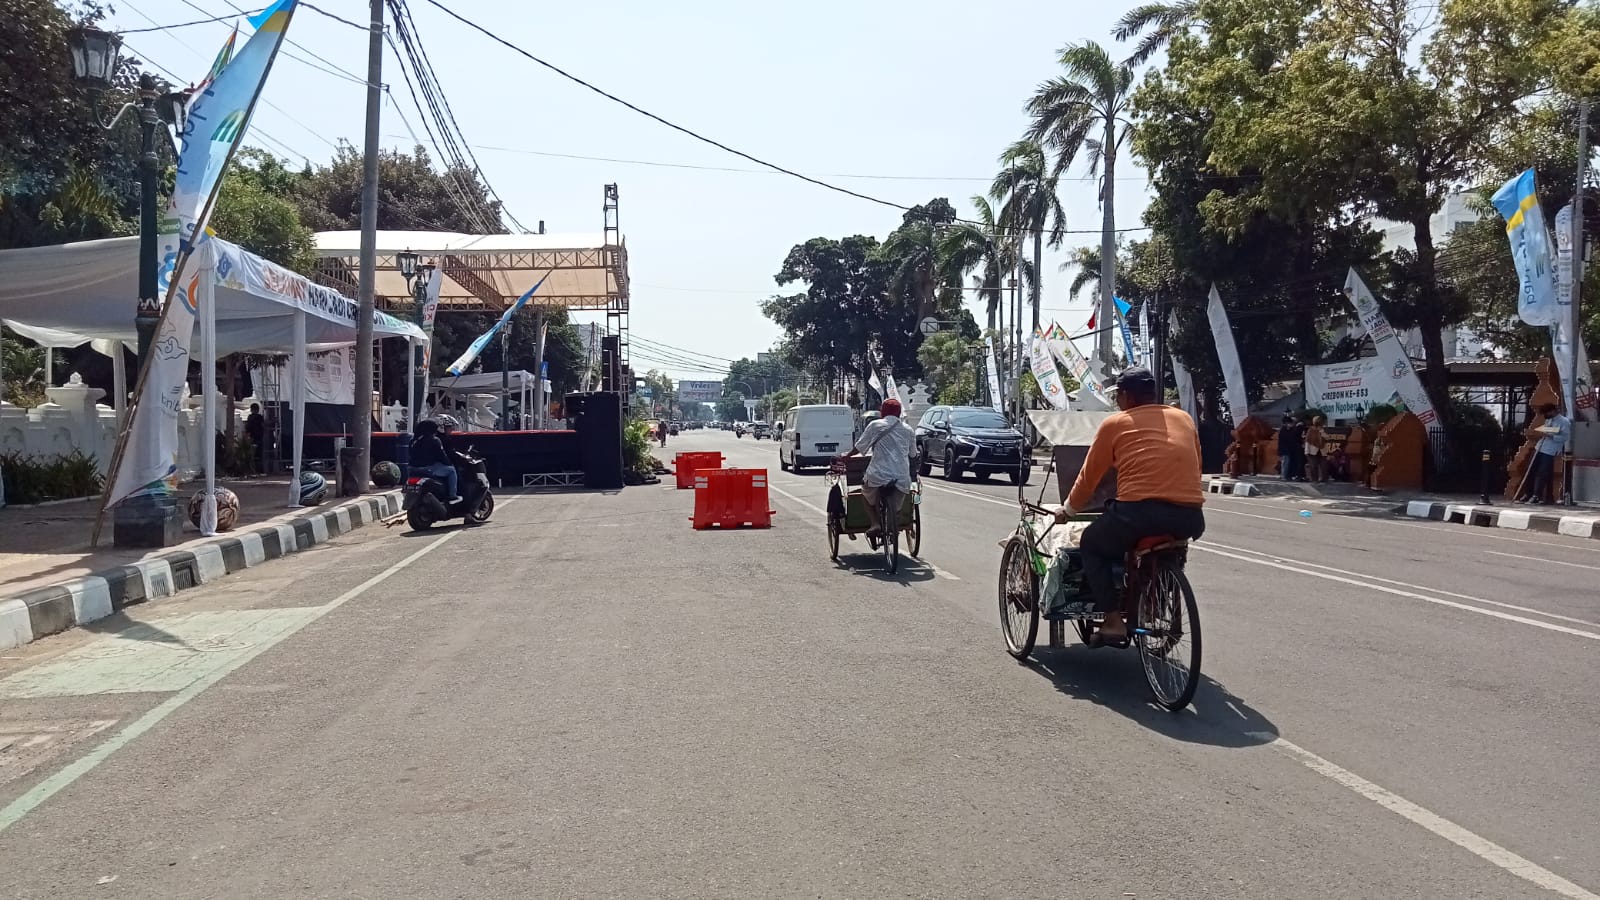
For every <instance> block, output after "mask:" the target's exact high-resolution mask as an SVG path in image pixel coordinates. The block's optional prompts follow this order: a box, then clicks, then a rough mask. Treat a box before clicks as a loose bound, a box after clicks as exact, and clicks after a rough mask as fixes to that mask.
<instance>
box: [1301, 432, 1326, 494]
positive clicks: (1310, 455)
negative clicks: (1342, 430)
mask: <svg viewBox="0 0 1600 900" xmlns="http://www.w3.org/2000/svg"><path fill="white" fill-rule="evenodd" d="M1323 421H1324V420H1323V418H1322V417H1321V416H1312V417H1311V427H1310V428H1307V429H1306V440H1305V453H1306V477H1307V478H1309V479H1310V480H1311V481H1315V482H1317V483H1318V484H1324V483H1326V482H1327V480H1328V458H1327V456H1325V455H1324V454H1325V452H1326V451H1327V447H1328V435H1327V434H1326V433H1325V432H1324V431H1323V430H1322V423H1323Z"/></svg>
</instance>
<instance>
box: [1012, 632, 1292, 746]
mask: <svg viewBox="0 0 1600 900" xmlns="http://www.w3.org/2000/svg"><path fill="white" fill-rule="evenodd" d="M1069 639H1071V638H1070V636H1069ZM1029 668H1030V669H1032V670H1033V671H1035V672H1037V673H1039V674H1040V675H1042V676H1044V677H1045V678H1047V679H1049V681H1050V682H1051V683H1052V684H1054V685H1055V688H1056V690H1058V691H1060V692H1061V693H1063V694H1066V695H1067V696H1069V697H1076V698H1078V699H1080V700H1088V701H1089V702H1091V703H1094V704H1096V705H1098V706H1103V707H1105V708H1106V709H1109V710H1112V711H1115V712H1118V713H1121V714H1122V715H1124V716H1127V717H1128V718H1129V719H1131V720H1133V721H1134V722H1137V723H1139V724H1140V725H1143V726H1144V727H1146V728H1148V729H1150V730H1151V731H1154V732H1157V733H1158V734H1162V735H1165V736H1166V737H1169V738H1172V739H1173V740H1178V741H1184V742H1186V743H1190V744H1208V745H1210V746H1213V747H1255V746H1259V745H1261V744H1265V743H1269V742H1270V741H1271V740H1272V739H1273V738H1275V737H1277V735H1278V727H1277V726H1276V725H1274V724H1272V722H1271V721H1270V720H1268V719H1267V717H1266V716H1264V715H1262V714H1261V712H1259V711H1258V710H1256V709H1255V708H1253V707H1251V706H1250V704H1248V703H1246V702H1245V701H1244V700H1243V699H1241V698H1240V697H1238V696H1236V695H1234V694H1233V692H1231V691H1229V690H1228V689H1227V687H1225V686H1223V685H1222V684H1221V683H1220V682H1218V681H1215V680H1213V679H1211V678H1208V677H1206V675H1205V673H1204V672H1202V673H1201V675H1200V687H1199V689H1198V690H1197V691H1195V695H1194V702H1193V703H1192V704H1190V706H1189V708H1188V709H1185V710H1183V711H1182V712H1176V713H1173V712H1168V711H1166V710H1165V709H1162V708H1161V707H1159V706H1156V705H1155V704H1154V703H1153V702H1151V699H1150V687H1149V685H1147V684H1146V683H1145V680H1144V669H1143V667H1142V666H1141V665H1140V662H1139V655H1138V653H1137V652H1135V651H1133V650H1108V649H1101V650H1092V649H1090V648H1088V647H1085V646H1082V645H1081V644H1080V645H1078V646H1073V647H1067V648H1065V649H1062V650H1049V649H1040V650H1035V651H1034V660H1033V662H1032V663H1031V664H1030V665H1029Z"/></svg>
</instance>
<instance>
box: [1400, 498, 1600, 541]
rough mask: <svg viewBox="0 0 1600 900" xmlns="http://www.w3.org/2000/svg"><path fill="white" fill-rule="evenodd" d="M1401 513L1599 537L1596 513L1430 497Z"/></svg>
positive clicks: (1489, 526)
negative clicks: (1456, 501) (1491, 504)
mask: <svg viewBox="0 0 1600 900" xmlns="http://www.w3.org/2000/svg"><path fill="white" fill-rule="evenodd" d="M1405 512H1406V515H1407V516H1410V517H1411V518H1413V519H1430V520H1432V521H1435V522H1455V523H1458V524H1462V525H1481V526H1484V527H1486V528H1510V529H1512V530H1514V531H1538V532H1543V533H1545V534H1562V535H1566V536H1568V537H1582V538H1600V516H1596V515H1563V514H1561V513H1555V512H1548V513H1547V512H1535V511H1533V510H1529V509H1505V508H1502V507H1498V506H1480V505H1477V504H1472V503H1440V502H1438V501H1434V500H1412V501H1410V502H1409V503H1407V504H1406V508H1405Z"/></svg>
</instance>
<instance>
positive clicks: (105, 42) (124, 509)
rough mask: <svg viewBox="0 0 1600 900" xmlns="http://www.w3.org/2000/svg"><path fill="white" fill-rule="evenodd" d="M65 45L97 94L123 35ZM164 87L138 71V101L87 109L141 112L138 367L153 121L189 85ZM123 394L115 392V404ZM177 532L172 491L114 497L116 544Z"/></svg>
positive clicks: (168, 114)
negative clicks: (115, 107)
mask: <svg viewBox="0 0 1600 900" xmlns="http://www.w3.org/2000/svg"><path fill="white" fill-rule="evenodd" d="M67 46H68V49H69V50H70V52H71V55H72V75H73V78H74V79H75V80H76V81H77V82H78V83H79V84H81V85H84V86H85V87H86V88H87V89H88V90H89V91H90V93H91V95H92V96H94V97H96V98H98V97H99V96H100V95H101V94H102V93H103V92H104V91H105V90H106V89H108V88H110V87H112V85H113V84H114V83H115V81H116V77H117V69H118V67H119V65H120V63H121V52H122V38H121V37H119V36H118V35H116V34H113V33H111V32H109V31H101V30H100V29H98V28H89V27H79V28H74V29H72V30H71V31H70V32H69V33H68V35H67ZM162 87H163V85H162V83H161V82H159V81H157V80H156V79H155V78H154V77H153V76H151V75H150V74H148V73H140V75H139V96H138V100H137V101H136V102H133V103H125V104H123V105H122V108H121V109H119V110H117V114H116V115H115V116H112V117H111V121H109V122H101V121H100V119H99V116H98V115H95V114H93V113H92V112H91V116H92V117H93V120H94V121H95V123H96V124H98V125H99V126H100V127H101V128H103V129H105V130H107V131H110V130H111V129H112V128H115V127H116V125H117V123H118V122H119V121H121V120H122V117H123V115H125V114H126V113H127V112H128V111H129V110H133V109H137V110H138V115H139V128H140V155H139V298H138V303H137V304H136V305H135V307H134V319H133V323H134V332H135V334H136V335H137V337H138V346H139V360H138V365H139V367H140V371H142V370H143V367H144V366H145V364H146V363H147V362H148V361H149V358H150V345H151V344H153V343H154V342H155V334H156V328H157V326H158V325H159V324H160V322H161V292H160V284H159V278H158V277H157V273H158V271H159V270H158V265H159V260H158V258H157V247H156V227H157V226H156V186H157V184H156V179H157V178H158V177H159V175H160V172H159V164H160V160H159V158H158V157H157V156H156V126H157V125H158V124H160V123H161V122H163V121H165V122H168V123H169V124H174V125H177V126H178V127H179V130H180V131H181V130H182V127H183V124H184V110H185V109H186V108H187V107H188V100H189V94H188V92H187V91H179V92H163V91H162ZM120 350H121V348H120V347H119V348H118V351H119V352H120ZM123 399H125V398H118V403H119V405H120V404H121V402H122V401H123ZM206 402H208V403H209V402H211V398H210V397H207V398H206ZM180 535H181V523H180V521H179V518H178V503H177V498H176V496H174V495H173V494H172V493H170V492H161V493H140V494H137V495H135V496H132V497H128V498H126V499H124V500H123V501H122V502H120V503H118V504H117V505H116V508H115V511H114V512H113V513H112V541H113V543H114V544H115V546H116V547H118V548H139V549H148V548H155V547H170V546H172V545H173V544H176V543H177V542H178V540H179V539H180Z"/></svg>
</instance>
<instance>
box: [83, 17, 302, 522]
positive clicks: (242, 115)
mask: <svg viewBox="0 0 1600 900" xmlns="http://www.w3.org/2000/svg"><path fill="white" fill-rule="evenodd" d="M295 5H296V0H277V2H276V3H273V4H272V5H271V6H269V7H267V8H266V9H265V10H263V11H262V12H261V13H260V14H259V15H258V16H254V17H251V19H250V22H251V24H252V25H254V26H255V27H256V33H255V34H254V35H252V36H251V38H250V40H248V41H246V42H245V45H244V47H243V48H242V49H241V50H239V52H238V53H237V54H235V55H234V56H233V58H232V59H229V60H227V61H226V62H225V64H224V65H223V66H222V68H221V71H220V72H218V71H215V70H213V72H212V73H208V75H207V77H208V78H210V79H211V80H210V83H209V84H208V85H206V87H205V89H204V90H203V91H200V92H199V93H198V94H197V96H195V97H194V98H192V99H191V100H190V102H189V105H188V112H187V116H186V117H185V120H184V129H183V134H182V144H181V146H180V147H179V149H178V159H177V167H176V168H177V174H176V175H175V176H174V179H175V180H174V184H173V191H172V200H171V202H170V203H169V205H168V208H167V216H166V218H165V219H164V220H163V222H162V228H161V231H162V232H163V235H162V236H161V237H159V238H158V239H157V243H158V245H159V250H160V253H161V256H162V258H161V261H160V263H159V265H158V267H157V286H158V287H159V288H160V293H159V296H162V297H164V298H165V301H164V302H163V303H162V307H161V319H160V321H159V323H158V324H157V326H156V334H155V338H154V340H153V341H152V342H151V345H150V358H149V359H148V360H145V361H144V364H143V367H142V368H141V369H140V372H139V382H138V386H137V389H136V399H135V402H134V407H133V410H132V411H131V413H130V415H129V417H128V424H127V430H126V431H125V432H124V433H123V434H122V435H121V436H120V440H119V441H118V444H117V448H116V450H114V451H113V454H112V459H111V462H110V465H109V470H110V474H111V483H110V485H109V487H108V489H107V490H106V492H105V494H104V496H103V498H102V504H101V507H100V509H101V512H102V513H103V512H104V511H105V510H106V509H109V508H110V507H111V506H113V505H115V504H116V503H117V502H118V501H120V500H122V499H123V498H125V497H128V496H130V495H132V494H135V493H144V492H152V493H174V492H176V491H177V463H178V405H179V404H180V402H181V398H182V394H183V388H184V385H185V383H186V382H187V381H188V374H189V344H190V341H191V340H192V339H193V337H194V325H195V311H196V304H197V303H198V302H199V280H198V278H199V276H190V277H187V278H186V277H185V274H184V269H185V263H186V262H188V259H189V257H190V256H191V255H192V254H193V253H194V252H195V249H196V246H197V245H196V242H197V241H203V240H204V237H205V225H206V220H207V219H208V218H209V217H210V213H211V209H212V207H213V206H214V205H215V203H216V195H217V192H218V188H219V187H220V185H221V182H222V172H223V170H224V169H225V168H226V167H227V164H228V161H229V160H230V159H232V158H233V154H234V151H235V150H237V149H238V146H239V142H240V141H241V140H243V138H244V135H245V132H246V130H247V129H248V128H249V125H250V116H251V113H252V112H254V110H255V105H256V100H257V98H259V97H260V96H261V88H262V85H264V84H265V83H266V79H267V75H268V73H270V72H271V70H272V62H273V60H274V59H275V58H276V57H277V54H278V47H279V46H280V45H281V44H282V43H283V36H284V33H285V32H286V31H287V30H288V27H289V21H290V19H291V18H293V16H294V10H295ZM200 134H205V135H206V137H205V138H204V139H201V138H199V137H197V135H200ZM207 252H214V251H211V250H208V251H207ZM207 277H210V276H207ZM152 311H153V310H145V312H152ZM98 523H99V519H98V517H97V519H96V527H95V539H98V537H99V524H98Z"/></svg>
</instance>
